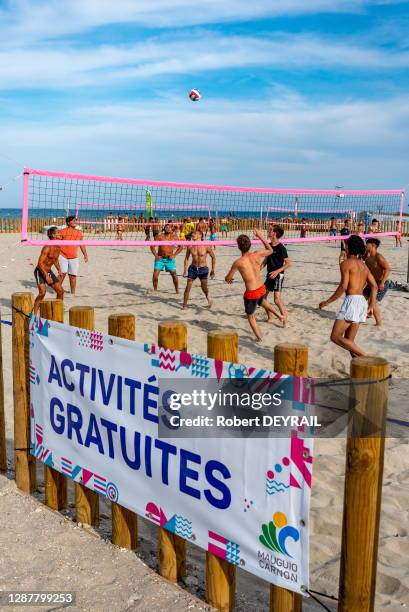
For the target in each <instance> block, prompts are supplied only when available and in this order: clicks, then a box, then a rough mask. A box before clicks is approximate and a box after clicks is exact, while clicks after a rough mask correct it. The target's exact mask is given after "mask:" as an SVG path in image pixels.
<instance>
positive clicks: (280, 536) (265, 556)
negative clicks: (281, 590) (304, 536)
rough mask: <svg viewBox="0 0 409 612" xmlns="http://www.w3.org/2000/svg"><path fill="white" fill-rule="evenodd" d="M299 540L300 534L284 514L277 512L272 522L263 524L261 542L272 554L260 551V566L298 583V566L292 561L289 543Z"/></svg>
mask: <svg viewBox="0 0 409 612" xmlns="http://www.w3.org/2000/svg"><path fill="white" fill-rule="evenodd" d="M299 539H300V532H299V531H298V529H296V528H295V527H292V526H291V525H289V524H288V519H287V517H286V515H285V514H284V512H275V513H274V514H273V516H272V520H271V521H270V522H269V523H263V524H262V526H261V534H260V536H259V541H260V542H261V544H262V545H263V546H264V547H265V548H267V549H268V550H269V551H271V552H267V551H265V550H259V551H258V562H259V566H260V567H261V568H262V569H265V570H266V571H268V572H270V573H272V574H275V575H276V576H281V577H282V578H284V579H285V580H289V581H291V582H295V583H298V566H297V564H296V563H294V561H291V559H292V554H291V547H290V546H289V542H290V541H292V542H298V541H299ZM282 557H284V559H283V558H282Z"/></svg>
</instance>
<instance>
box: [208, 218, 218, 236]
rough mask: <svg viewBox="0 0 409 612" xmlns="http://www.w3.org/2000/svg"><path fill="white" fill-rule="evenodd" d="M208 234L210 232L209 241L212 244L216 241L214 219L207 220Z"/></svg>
mask: <svg viewBox="0 0 409 612" xmlns="http://www.w3.org/2000/svg"><path fill="white" fill-rule="evenodd" d="M209 232H210V240H211V241H212V242H214V241H215V240H217V224H216V222H215V221H214V219H209Z"/></svg>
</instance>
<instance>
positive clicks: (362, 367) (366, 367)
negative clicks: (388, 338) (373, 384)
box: [351, 355, 389, 378]
mask: <svg viewBox="0 0 409 612" xmlns="http://www.w3.org/2000/svg"><path fill="white" fill-rule="evenodd" d="M385 368H387V369H388V370H389V362H388V361H387V360H386V359H384V358H383V357H375V356H373V355H367V356H366V357H354V359H352V361H351V375H354V373H355V372H359V371H367V372H368V374H369V373H373V376H374V377H375V378H376V377H377V374H376V371H377V370H378V369H382V370H384V369H385ZM368 374H367V378H371V377H370V376H369V375H368ZM354 377H355V378H356V375H355V376H354Z"/></svg>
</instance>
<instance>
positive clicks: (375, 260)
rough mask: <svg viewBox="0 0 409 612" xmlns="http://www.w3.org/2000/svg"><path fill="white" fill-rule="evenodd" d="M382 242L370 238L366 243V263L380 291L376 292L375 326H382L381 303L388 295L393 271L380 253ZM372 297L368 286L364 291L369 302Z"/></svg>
mask: <svg viewBox="0 0 409 612" xmlns="http://www.w3.org/2000/svg"><path fill="white" fill-rule="evenodd" d="M380 244H381V241H380V240H378V238H368V239H367V241H366V255H365V263H366V265H367V266H368V268H369V269H370V271H371V272H372V276H373V277H374V279H375V281H376V284H377V285H378V290H377V292H376V304H375V305H374V309H373V316H374V319H375V324H376V325H378V326H380V325H382V316H381V310H380V308H379V305H378V304H379V302H382V300H383V298H384V297H385V295H386V292H387V291H388V287H389V281H388V278H389V276H390V274H391V272H392V269H391V267H390V265H389V263H388V261H387V260H386V258H385V257H384V256H383V255H381V253H379V252H378V248H379V245H380ZM370 295H371V288H370V287H369V286H368V285H367V286H366V287H365V289H364V296H365V297H366V299H367V300H369V297H370Z"/></svg>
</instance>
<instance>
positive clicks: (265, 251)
mask: <svg viewBox="0 0 409 612" xmlns="http://www.w3.org/2000/svg"><path fill="white" fill-rule="evenodd" d="M254 235H255V236H256V238H258V239H259V240H260V242H262V244H263V246H264V249H262V250H260V251H256V253H257V255H259V256H260V257H268V256H269V255H271V253H272V252H273V247H272V246H271V244H270V243H269V242H267V240H266V239H265V238H264V236H263V234H262V232H261V231H260V230H259V229H255V230H254Z"/></svg>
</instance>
